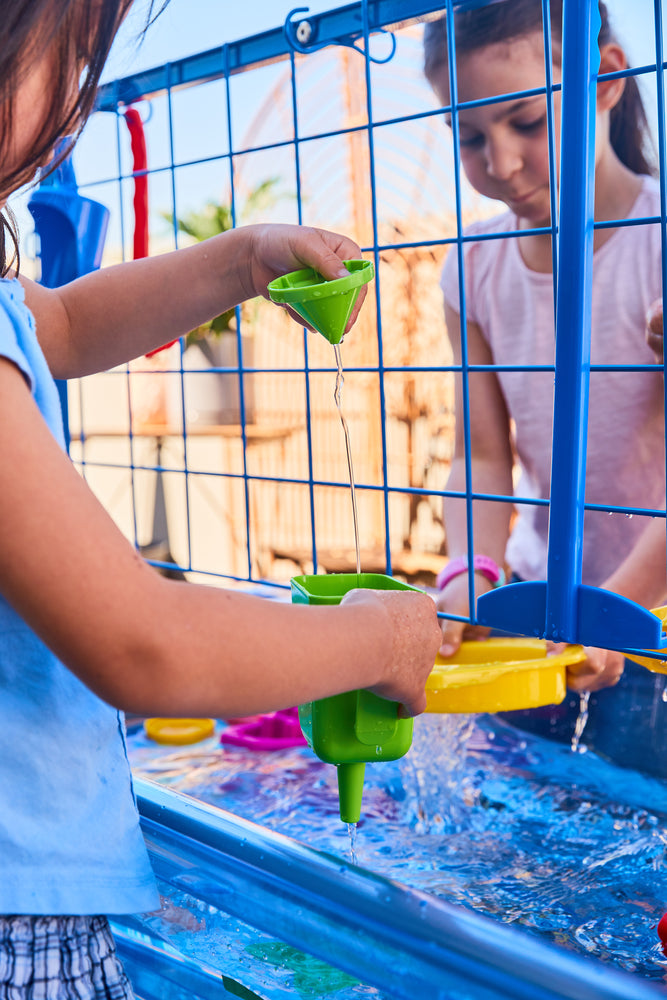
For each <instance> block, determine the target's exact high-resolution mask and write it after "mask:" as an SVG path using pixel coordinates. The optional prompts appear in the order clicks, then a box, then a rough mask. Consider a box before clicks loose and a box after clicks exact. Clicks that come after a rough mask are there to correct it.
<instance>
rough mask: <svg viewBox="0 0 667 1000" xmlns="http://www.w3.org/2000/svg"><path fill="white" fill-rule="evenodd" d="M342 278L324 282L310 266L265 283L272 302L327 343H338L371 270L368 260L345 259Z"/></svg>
mask: <svg viewBox="0 0 667 1000" xmlns="http://www.w3.org/2000/svg"><path fill="white" fill-rule="evenodd" d="M344 264H345V267H346V268H347V270H348V272H349V274H348V276H347V277H346V278H334V279H333V280H332V281H327V279H326V278H323V277H322V275H321V274H319V273H318V272H317V271H315V270H314V269H313V268H312V267H305V268H303V269H302V270H301V271H292V272H291V274H283V275H282V276H281V277H280V278H276V279H275V280H274V281H271V282H270V283H269V285H268V292H269V295H270V297H271V299H272V300H273V302H279V303H280V304H281V305H287V306H289V307H290V308H291V309H293V310H294V312H296V313H298V314H299V316H300V317H301V318H302V319H303V320H305V322H306V323H308V324H309V325H310V326H312V327H313V329H314V330H317V332H318V333H321V334H322V336H323V337H326V339H327V340H328V341H329V343H330V344H340V342H341V340H342V339H343V334H344V333H345V327H346V326H347V321H348V320H349V318H350V316H351V314H352V310H353V309H354V304H355V302H356V301H357V296H358V295H359V289H360V288H361V286H362V285H365V284H366V283H367V282H369V281H371V280H372V279H373V277H374V275H375V269H374V268H373V264H372V263H371V261H370V260H346V261H344Z"/></svg>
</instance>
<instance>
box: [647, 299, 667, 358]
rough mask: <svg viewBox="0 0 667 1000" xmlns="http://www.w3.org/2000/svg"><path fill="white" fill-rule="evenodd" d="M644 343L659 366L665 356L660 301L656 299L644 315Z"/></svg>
mask: <svg viewBox="0 0 667 1000" xmlns="http://www.w3.org/2000/svg"><path fill="white" fill-rule="evenodd" d="M646 343H647V344H648V346H649V347H650V348H651V350H652V351H653V353H654V354H655V360H656V361H657V362H658V364H660V365H661V364H662V363H663V361H664V356H665V348H664V340H663V333H662V299H656V301H655V302H654V303H653V304H652V305H651V306H650V308H649V311H648V312H647V314H646Z"/></svg>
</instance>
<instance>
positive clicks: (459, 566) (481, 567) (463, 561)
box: [436, 554, 505, 590]
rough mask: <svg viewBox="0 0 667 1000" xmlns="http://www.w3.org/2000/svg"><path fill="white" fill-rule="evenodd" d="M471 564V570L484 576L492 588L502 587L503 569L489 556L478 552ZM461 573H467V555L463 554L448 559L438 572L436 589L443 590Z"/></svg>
mask: <svg viewBox="0 0 667 1000" xmlns="http://www.w3.org/2000/svg"><path fill="white" fill-rule="evenodd" d="M472 565H473V571H474V572H475V573H481V574H482V576H484V577H486V579H487V580H489V582H490V583H491V584H492V586H493V587H494V588H495V587H502V586H503V584H504V583H505V571H504V569H503V568H502V567H501V566H499V565H498V563H497V562H496V561H495V559H492V558H491V556H485V555H482V554H478V555H476V556H474V557H473V564H472ZM463 573H468V557H467V556H466V555H464V556H457V557H456V558H455V559H450V561H449V562H448V563H447V565H446V566H445V568H444V569H442V570H441V571H440V572H439V573H438V576H437V579H436V587H437V588H438V590H444V589H445V587H446V586H447V584H449V583H451V581H452V580H454V579H455V578H456V577H457V576H461V574H463Z"/></svg>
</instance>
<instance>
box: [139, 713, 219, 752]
mask: <svg viewBox="0 0 667 1000" xmlns="http://www.w3.org/2000/svg"><path fill="white" fill-rule="evenodd" d="M144 731H145V733H146V736H148V737H149V738H150V739H151V740H155V742H156V743H171V744H173V745H174V746H185V745H186V744H187V743H199V741H200V740H205V739H207V738H208V737H209V736H213V733H214V732H215V719H146V720H145V722H144Z"/></svg>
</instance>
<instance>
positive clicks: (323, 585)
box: [291, 573, 416, 823]
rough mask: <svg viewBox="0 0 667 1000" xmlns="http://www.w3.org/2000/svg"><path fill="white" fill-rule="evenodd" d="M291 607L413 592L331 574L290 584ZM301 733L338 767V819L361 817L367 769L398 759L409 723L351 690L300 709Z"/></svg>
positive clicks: (377, 577)
mask: <svg viewBox="0 0 667 1000" xmlns="http://www.w3.org/2000/svg"><path fill="white" fill-rule="evenodd" d="M291 586H292V603H293V604H340V602H341V600H342V599H343V597H344V596H345V594H346V593H347V592H348V591H349V590H354V589H355V588H357V587H362V588H367V589H370V590H416V588H415V587H411V586H409V585H408V584H406V583H401V582H400V581H398V580H394V579H393V578H392V577H390V576H383V575H382V574H380V573H360V574H359V575H357V574H356V573H331V574H329V575H327V576H297V577H294V578H293V579H292V580H291ZM299 721H300V723H301V729H302V730H303V734H304V736H305V737H306V740H307V741H308V745H309V746H310V748H311V749H312V750H313V751H314V752H315V753H316V754H317V756H318V757H319V758H320V760H323V761H324V762H325V763H327V764H335V765H336V767H337V768H338V798H339V806H340V818H341V819H342V821H343V822H344V823H356V822H358V820H359V817H360V815H361V800H362V796H363V789H364V773H365V770H366V764H367V763H370V762H374V761H381V760H398V758H399V757H403V756H404V755H405V754H406V753H407V752H408V750H409V749H410V747H411V745H412V719H399V717H398V704H397V703H396V702H392V701H387V700H386V699H384V698H379V697H378V696H377V695H374V694H371V693H370V691H350V692H348V693H346V694H339V695H334V696H333V697H332V698H322V699H321V700H319V701H313V702H308V703H307V704H305V705H300V706H299Z"/></svg>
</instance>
